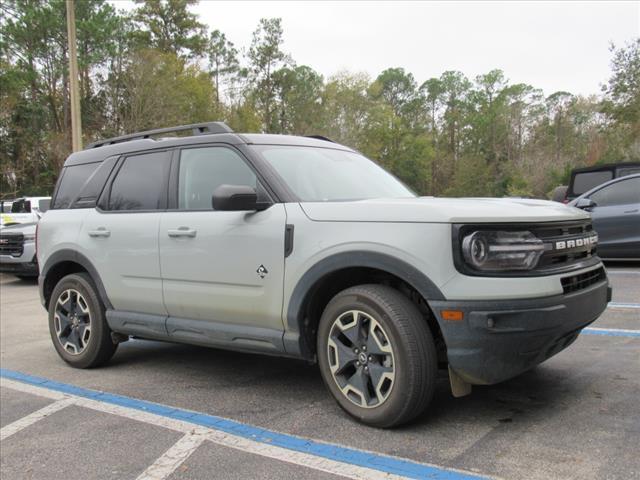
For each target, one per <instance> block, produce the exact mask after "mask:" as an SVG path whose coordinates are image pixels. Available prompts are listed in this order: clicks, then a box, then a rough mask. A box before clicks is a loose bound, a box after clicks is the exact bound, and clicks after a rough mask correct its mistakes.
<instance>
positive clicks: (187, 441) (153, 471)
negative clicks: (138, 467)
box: [137, 432, 207, 480]
mask: <svg viewBox="0 0 640 480" xmlns="http://www.w3.org/2000/svg"><path fill="white" fill-rule="evenodd" d="M206 439H207V437H206V434H204V435H203V433H202V432H194V433H187V434H186V435H185V436H184V437H182V438H181V439H180V440H178V441H177V442H176V443H174V444H173V446H172V447H171V448H169V450H167V451H166V452H164V453H163V454H162V455H161V456H160V457H159V458H158V459H157V460H156V461H155V462H153V463H152V464H151V465H149V467H148V468H147V469H146V470H145V471H144V472H142V473H141V474H140V475H139V476H138V478H137V480H164V479H165V478H167V477H168V476H169V475H171V474H172V473H173V472H174V471H175V470H176V468H178V467H179V466H180V465H182V463H183V462H184V461H185V460H186V459H187V458H189V456H191V454H192V453H193V452H195V451H196V449H197V448H198V447H199V446H200V445H202V442H204V441H205V440H206Z"/></svg>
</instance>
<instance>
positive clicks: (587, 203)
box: [575, 198, 598, 210]
mask: <svg viewBox="0 0 640 480" xmlns="http://www.w3.org/2000/svg"><path fill="white" fill-rule="evenodd" d="M575 206H576V207H577V208H581V209H582V210H591V209H592V208H593V207H597V206H598V204H597V203H596V202H594V201H593V200H591V199H590V198H581V199H580V200H578V201H577V202H576V205H575Z"/></svg>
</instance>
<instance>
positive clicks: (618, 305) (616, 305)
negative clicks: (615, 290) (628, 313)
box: [607, 302, 640, 309]
mask: <svg viewBox="0 0 640 480" xmlns="http://www.w3.org/2000/svg"><path fill="white" fill-rule="evenodd" d="M607 308H631V309H640V303H622V302H609V304H608V305H607Z"/></svg>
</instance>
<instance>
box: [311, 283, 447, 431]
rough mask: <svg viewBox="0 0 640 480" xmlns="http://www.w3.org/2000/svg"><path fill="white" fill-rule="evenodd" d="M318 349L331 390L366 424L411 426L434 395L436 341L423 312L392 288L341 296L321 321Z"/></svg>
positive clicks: (373, 287) (354, 289)
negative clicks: (409, 423)
mask: <svg viewBox="0 0 640 480" xmlns="http://www.w3.org/2000/svg"><path fill="white" fill-rule="evenodd" d="M317 349H318V363H319V365H320V372H321V374H322V378H323V380H324V382H325V384H326V386H327V388H328V389H329V391H330V392H331V394H332V395H333V396H334V398H335V399H336V401H337V402H338V404H339V405H340V407H342V408H343V409H344V410H345V411H346V412H347V413H349V414H350V415H352V416H353V417H355V418H357V419H358V420H360V421H361V422H363V423H366V424H368V425H371V426H376V427H384V428H388V427H394V426H397V425H400V424H402V423H406V422H408V421H409V420H411V419H413V418H415V417H416V416H417V415H419V414H420V413H421V412H422V411H423V410H424V409H425V408H426V406H427V405H428V403H429V401H430V400H431V397H432V396H433V390H434V387H435V378H436V373H437V364H438V363H437V356H436V348H435V344H434V341H433V337H432V335H431V332H430V330H429V327H428V325H427V322H426V319H425V318H423V315H422V314H421V313H420V311H419V310H418V308H417V307H416V306H415V305H414V304H413V303H412V302H411V301H410V300H409V299H408V298H407V297H405V296H404V295H402V294H401V293H400V292H398V291H397V290H395V289H393V288H391V287H387V286H384V285H361V286H357V287H352V288H349V289H347V290H344V291H342V292H340V293H339V294H337V295H336V296H335V297H334V298H333V299H332V300H331V301H330V302H329V304H328V305H327V307H326V308H325V311H324V313H323V314H322V318H321V319H320V325H319V328H318V344H317Z"/></svg>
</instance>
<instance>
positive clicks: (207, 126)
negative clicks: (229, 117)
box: [86, 122, 233, 149]
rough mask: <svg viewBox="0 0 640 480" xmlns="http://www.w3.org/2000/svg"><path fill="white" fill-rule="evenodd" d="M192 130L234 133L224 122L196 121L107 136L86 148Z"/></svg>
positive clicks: (196, 132) (193, 131)
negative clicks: (189, 123) (190, 123)
mask: <svg viewBox="0 0 640 480" xmlns="http://www.w3.org/2000/svg"><path fill="white" fill-rule="evenodd" d="M187 130H191V131H192V133H193V135H209V134H213V133H233V130H231V128H229V126H228V125H227V124H226V123H224V122H207V123H194V124H192V125H180V126H177V127H167V128H158V129H156V130H148V131H146V132H138V133H131V134H129V135H121V136H119V137H113V138H107V139H105V140H98V141H96V142H93V143H90V144H89V145H87V146H86V148H87V149H88V148H97V147H103V146H105V145H113V144H115V143H122V142H129V141H131V140H140V139H143V138H149V137H151V136H153V135H161V134H163V133H173V132H184V131H187Z"/></svg>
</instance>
